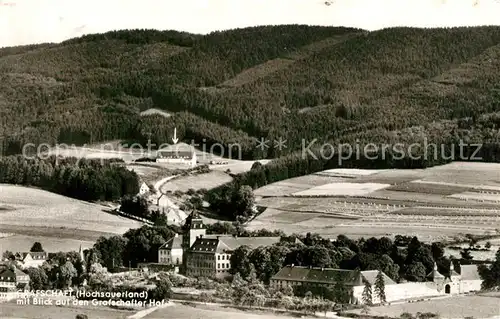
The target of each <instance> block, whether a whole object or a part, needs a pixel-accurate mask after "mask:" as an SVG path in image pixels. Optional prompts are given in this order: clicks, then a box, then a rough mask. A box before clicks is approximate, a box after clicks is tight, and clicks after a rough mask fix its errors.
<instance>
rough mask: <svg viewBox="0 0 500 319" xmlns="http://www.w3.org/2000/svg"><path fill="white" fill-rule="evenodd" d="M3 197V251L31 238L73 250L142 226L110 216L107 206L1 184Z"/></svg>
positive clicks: (0, 224) (0, 223) (0, 200)
mask: <svg viewBox="0 0 500 319" xmlns="http://www.w3.org/2000/svg"><path fill="white" fill-rule="evenodd" d="M0 194H2V196H1V197H0V207H2V208H3V209H0V216H1V217H0V233H2V234H7V236H1V237H2V238H0V243H1V250H6V249H9V250H12V249H11V248H10V245H13V244H15V245H16V246H17V247H19V248H23V249H24V247H25V246H26V245H28V241H29V240H31V239H32V237H36V238H38V241H40V242H43V244H44V245H46V246H47V247H54V249H56V250H60V249H62V248H64V247H66V246H67V247H68V248H69V249H71V250H73V249H75V248H76V249H78V247H79V245H80V244H82V246H86V245H88V243H89V242H92V241H95V240H96V239H97V238H98V237H100V236H103V235H104V236H107V235H113V234H123V233H124V232H126V231H127V230H129V229H130V228H138V227H140V226H141V223H139V222H136V221H132V220H130V219H127V218H123V217H120V216H116V215H113V214H111V213H108V212H107V210H108V208H107V207H105V206H101V205H97V204H92V203H87V202H83V201H79V200H76V199H72V198H68V197H65V196H61V195H57V194H54V193H50V192H47V191H43V190H39V189H34V188H28V187H21V186H15V185H5V184H0ZM13 234H14V235H13ZM13 236H14V237H13ZM16 236H21V237H16ZM66 239H72V240H74V241H66ZM17 240H19V242H17V243H16V241H17ZM65 241H66V243H65ZM28 249H29V247H28Z"/></svg>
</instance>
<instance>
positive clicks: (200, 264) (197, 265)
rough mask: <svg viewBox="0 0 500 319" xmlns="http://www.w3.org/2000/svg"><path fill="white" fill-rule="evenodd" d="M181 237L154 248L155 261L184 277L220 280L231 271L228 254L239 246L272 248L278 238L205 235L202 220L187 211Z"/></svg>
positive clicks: (178, 235)
mask: <svg viewBox="0 0 500 319" xmlns="http://www.w3.org/2000/svg"><path fill="white" fill-rule="evenodd" d="M182 232H183V234H177V235H176V236H175V237H174V238H171V239H170V240H169V241H167V242H165V243H164V244H163V245H162V246H160V248H159V249H158V262H159V263H161V264H170V265H178V263H177V261H178V260H180V261H181V264H182V268H183V271H184V273H185V274H186V275H188V276H194V277H198V276H203V277H211V278H223V277H226V276H228V275H229V270H230V269H231V263H230V258H231V253H232V251H234V250H235V249H237V248H238V247H240V246H243V245H247V246H250V247H252V248H256V247H258V246H267V245H272V244H275V243H277V242H279V241H280V239H281V238H280V237H235V236H232V235H222V234H221V235H207V234H206V228H205V225H204V224H203V220H202V219H201V217H200V216H199V214H198V213H197V212H195V211H193V212H191V214H189V216H188V217H187V218H186V220H185V223H184V225H183V226H182Z"/></svg>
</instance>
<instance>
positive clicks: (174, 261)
mask: <svg viewBox="0 0 500 319" xmlns="http://www.w3.org/2000/svg"><path fill="white" fill-rule="evenodd" d="M182 255H183V251H182V235H179V234H175V237H173V238H171V239H170V240H168V241H167V242H165V243H164V244H163V245H161V246H160V248H159V249H158V263H159V264H166V265H175V266H180V265H181V264H182V257H183V256H182Z"/></svg>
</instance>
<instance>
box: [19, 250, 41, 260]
mask: <svg viewBox="0 0 500 319" xmlns="http://www.w3.org/2000/svg"><path fill="white" fill-rule="evenodd" d="M28 255H30V256H31V258H33V259H35V260H45V259H47V252H45V251H41V252H32V251H30V252H23V253H17V254H16V256H19V257H21V258H22V259H23V260H24V259H25V258H26V257H27V256H28Z"/></svg>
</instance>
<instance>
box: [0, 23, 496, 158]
mask: <svg viewBox="0 0 500 319" xmlns="http://www.w3.org/2000/svg"><path fill="white" fill-rule="evenodd" d="M499 31H500V28H498V27H477V28H453V29H425V30H424V29H414V28H392V29H386V30H381V31H376V32H371V33H367V32H362V31H361V30H354V29H343V28H326V27H306V26H278V27H256V28H248V29H240V30H232V31H226V32H216V33H213V34H210V35H207V36H199V35H189V34H183V33H176V32H173V31H169V32H158V31H125V32H117V33H108V34H105V35H97V36H87V37H84V38H80V39H73V40H70V41H67V42H64V43H62V44H57V45H55V44H50V45H40V46H33V47H19V48H7V49H3V50H1V51H0V114H2V117H1V122H0V135H3V136H4V137H5V136H9V137H10V138H11V139H14V140H19V141H21V142H27V141H34V142H37V141H38V142H49V143H54V142H57V141H59V142H75V141H77V142H88V141H94V142H95V141H99V140H107V139H116V138H136V139H140V138H141V137H143V136H144V135H145V133H149V132H152V133H153V138H154V139H155V141H157V142H158V143H161V142H168V141H170V138H171V136H170V135H171V134H172V133H173V126H177V127H178V130H177V133H178V136H180V137H181V138H196V139H202V138H206V139H207V140H208V141H209V142H221V143H230V142H235V141H237V142H240V143H241V144H243V145H244V147H245V148H246V150H247V154H246V155H247V156H250V157H251V156H265V155H270V156H275V155H279V154H275V153H273V152H269V153H268V154H262V153H260V152H257V151H255V150H254V148H253V143H254V142H253V140H252V137H257V138H259V137H260V136H269V137H270V138H273V137H278V136H283V137H285V138H286V139H287V140H288V145H287V146H288V148H287V151H289V150H293V149H297V148H298V147H300V143H301V139H302V138H305V139H307V140H312V139H313V138H320V139H328V138H341V139H350V138H355V137H356V138H357V137H361V138H366V137H367V136H369V137H370V138H371V139H377V141H378V140H383V141H387V140H388V139H391V138H392V137H393V136H394V134H395V133H397V132H400V131H403V132H404V131H405V130H407V129H408V128H409V127H411V126H415V125H427V124H429V123H431V122H434V121H438V122H439V121H443V120H453V119H458V118H463V117H466V116H473V117H474V116H480V115H482V114H487V113H491V112H496V111H497V107H498V103H497V98H498V96H497V95H498V93H497V91H495V85H496V83H497V82H498V79H499V77H500V72H499V68H500V59H499V52H500V49H499V46H498V43H499V42H500V32H499ZM150 107H156V108H159V109H165V110H167V111H168V112H170V113H173V116H172V117H170V118H165V117H162V116H156V117H155V116H148V117H143V118H141V117H140V113H139V112H140V111H143V110H145V109H147V108H150ZM19 115H21V116H19ZM367 132H368V133H367ZM428 133H429V132H428ZM431 133H432V132H430V133H429V134H431ZM403 135H404V134H403Z"/></svg>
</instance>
